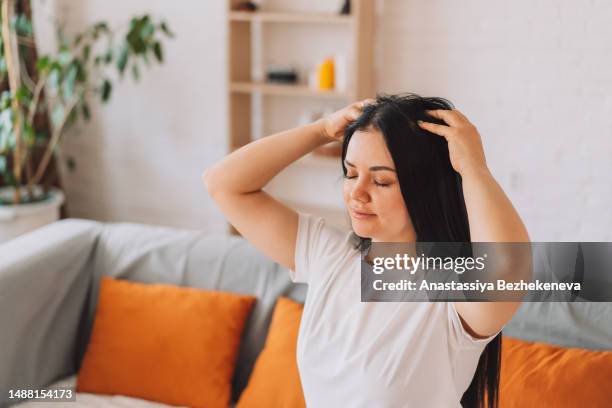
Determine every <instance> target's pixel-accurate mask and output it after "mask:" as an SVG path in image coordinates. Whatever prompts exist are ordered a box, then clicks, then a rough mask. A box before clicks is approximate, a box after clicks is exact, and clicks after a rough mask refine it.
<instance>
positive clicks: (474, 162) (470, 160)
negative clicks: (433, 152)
mask: <svg viewBox="0 0 612 408" xmlns="http://www.w3.org/2000/svg"><path fill="white" fill-rule="evenodd" d="M426 113H427V114H428V115H430V116H432V117H434V118H436V119H440V120H442V121H443V122H445V123H446V124H447V125H448V126H445V125H438V124H436V123H431V122H423V121H419V126H421V128H423V129H425V130H427V131H429V132H431V133H434V134H436V135H439V136H442V137H444V138H445V139H446V141H447V142H448V153H449V155H450V161H451V165H452V166H453V168H454V169H455V171H456V172H457V173H459V174H461V175H462V176H463V175H465V172H467V171H470V170H474V169H476V170H478V169H485V170H486V169H487V162H486V159H485V155H484V149H483V147H482V140H481V139H480V134H479V133H478V129H476V126H474V125H473V124H472V123H471V122H470V121H469V120H468V119H467V118H466V117H465V115H463V113H461V112H459V111H458V110H456V109H454V110H446V109H436V110H428V111H426Z"/></svg>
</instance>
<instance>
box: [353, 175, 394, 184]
mask: <svg viewBox="0 0 612 408" xmlns="http://www.w3.org/2000/svg"><path fill="white" fill-rule="evenodd" d="M343 177H344V178H345V179H347V180H352V179H354V178H357V176H347V175H344V176H343ZM374 184H375V185H376V187H389V186H390V184H387V183H379V182H378V181H376V180H374Z"/></svg>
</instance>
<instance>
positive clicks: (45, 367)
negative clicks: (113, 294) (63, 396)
mask: <svg viewBox="0 0 612 408" xmlns="http://www.w3.org/2000/svg"><path fill="white" fill-rule="evenodd" d="M100 229H101V224H100V223H98V222H95V221H87V220H80V219H67V220H62V221H58V222H55V223H52V224H49V225H47V226H45V227H43V228H40V229H37V230H35V231H32V232H30V233H27V234H24V235H22V236H20V237H18V238H15V239H13V240H11V241H8V242H6V243H4V244H2V245H0V345H1V346H0V406H7V405H8V401H7V398H8V390H9V389H28V388H29V389H32V388H40V387H42V386H45V385H47V384H49V383H50V382H52V381H55V380H56V379H58V378H59V377H61V376H64V375H67V374H70V373H73V372H75V371H76V364H77V355H76V347H75V345H76V341H77V331H78V328H79V324H80V322H81V318H82V316H81V314H82V311H83V307H84V304H85V299H86V296H87V292H88V288H89V285H90V280H91V273H90V271H89V268H88V264H89V262H90V256H91V253H92V249H93V248H94V246H95V242H96V240H97V236H98V234H99V231H100ZM12 402H16V401H12Z"/></svg>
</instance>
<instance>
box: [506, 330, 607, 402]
mask: <svg viewBox="0 0 612 408" xmlns="http://www.w3.org/2000/svg"><path fill="white" fill-rule="evenodd" d="M610 379H612V351H592V350H585V349H580V348H565V347H559V346H553V345H550V344H545V343H531V342H526V341H522V340H517V339H514V338H511V337H504V338H503V341H502V364H501V373H500V389H499V391H500V394H499V395H500V401H499V402H500V407H501V408H511V407H521V408H524V407H537V408H539V407H556V408H563V407H605V406H610V401H612V388H610Z"/></svg>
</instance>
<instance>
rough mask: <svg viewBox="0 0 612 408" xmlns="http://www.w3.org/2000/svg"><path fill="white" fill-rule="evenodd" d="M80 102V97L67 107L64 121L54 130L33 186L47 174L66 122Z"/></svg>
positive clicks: (63, 117)
mask: <svg viewBox="0 0 612 408" xmlns="http://www.w3.org/2000/svg"><path fill="white" fill-rule="evenodd" d="M78 102H79V97H76V98H74V99H72V101H70V103H69V104H68V106H67V107H66V110H65V111H64V115H63V116H62V120H61V121H60V122H59V124H58V125H57V127H56V128H55V129H53V133H52V134H51V141H49V144H48V145H47V149H46V150H45V154H44V155H43V158H42V160H41V161H40V164H39V165H38V169H37V170H36V174H35V175H34V179H33V180H32V183H33V184H38V183H39V182H40V179H41V178H42V176H43V174H44V173H45V170H46V169H47V166H48V165H49V161H50V160H51V156H52V155H53V150H54V149H55V146H56V145H57V144H58V142H59V140H60V137H61V136H62V133H64V126H65V125H66V121H67V120H68V117H69V116H70V113H71V112H72V110H73V109H74V108H75V107H76V105H77V103H78Z"/></svg>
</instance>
